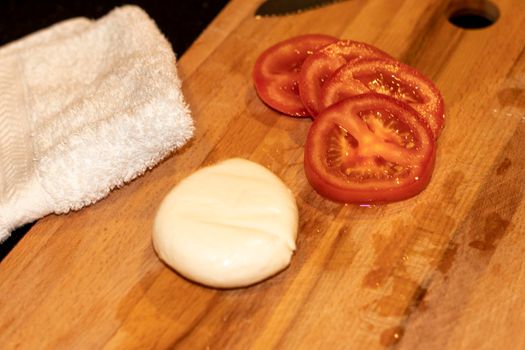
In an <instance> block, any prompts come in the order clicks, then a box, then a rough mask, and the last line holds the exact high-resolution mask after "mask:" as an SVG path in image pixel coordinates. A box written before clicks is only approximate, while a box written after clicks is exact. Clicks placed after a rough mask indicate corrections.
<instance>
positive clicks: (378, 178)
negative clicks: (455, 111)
mask: <svg viewBox="0 0 525 350" xmlns="http://www.w3.org/2000/svg"><path fill="white" fill-rule="evenodd" d="M434 159H435V141H434V137H433V134H432V132H431V131H430V129H429V127H428V125H427V124H426V123H425V122H424V121H423V120H422V119H421V116H420V115H419V114H418V112H416V111H415V110H414V109H412V108H411V107H410V106H408V105H407V104H405V103H403V102H400V101H397V100H395V99H394V98H392V97H389V96H383V95H380V94H376V93H368V94H363V95H358V96H354V97H350V98H347V99H345V100H343V101H341V102H339V103H337V104H334V105H332V106H330V107H329V108H327V109H326V110H324V111H323V112H321V113H320V114H319V115H318V117H317V118H315V119H314V122H313V124H312V126H311V128H310V130H309V133H308V136H307V141H306V146H305V157H304V166H305V173H306V177H307V179H308V181H309V182H310V184H311V185H312V187H313V188H314V189H315V190H316V191H317V192H318V193H319V194H321V195H323V196H324V197H326V198H328V199H331V200H334V201H337V202H344V203H358V204H361V203H387V202H392V201H398V200H402V199H406V198H409V197H412V196H414V195H416V194H418V193H420V192H421V191H422V190H423V189H424V188H425V187H426V186H427V185H428V183H429V181H430V178H431V175H432V170H433V166H434Z"/></svg>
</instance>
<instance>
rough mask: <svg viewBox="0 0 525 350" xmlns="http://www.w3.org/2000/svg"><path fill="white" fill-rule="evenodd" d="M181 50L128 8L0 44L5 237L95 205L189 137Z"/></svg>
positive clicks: (1, 231)
mask: <svg viewBox="0 0 525 350" xmlns="http://www.w3.org/2000/svg"><path fill="white" fill-rule="evenodd" d="M180 88H181V83H180V80H179V78H178V75H177V70H176V67H175V55H174V53H173V51H172V48H171V46H170V44H169V43H168V41H167V40H166V39H165V38H164V36H163V35H162V34H161V33H160V31H159V29H158V28H157V26H156V25H155V23H154V22H153V21H152V20H151V19H150V18H149V17H148V16H147V14H146V13H145V12H144V11H143V10H141V9H140V8H138V7H136V6H124V7H121V8H117V9H115V10H113V11H112V12H110V13H109V14H108V15H106V16H105V17H102V18H100V19H99V20H96V21H93V20H88V19H86V18H75V19H71V20H68V21H65V22H61V23H58V24H55V25H53V26H51V27H50V28H47V29H44V30H42V31H39V32H36V33H34V34H32V35H30V36H28V37H26V38H23V39H20V40H18V41H16V42H13V43H11V44H8V45H6V46H4V47H2V48H0V242H1V241H3V240H5V238H7V237H8V235H9V234H10V232H11V231H12V230H13V229H14V228H16V227H18V226H20V225H23V224H25V223H28V222H31V221H33V220H35V219H37V218H40V217H42V216H45V215H47V214H50V213H53V212H54V213H66V212H68V211H70V210H77V209H80V208H82V207H84V206H86V205H89V204H92V203H94V202H96V201H97V200H99V199H101V198H103V197H105V196H106V195H107V194H108V193H109V191H110V190H112V189H113V188H115V187H118V186H121V185H122V184H124V183H126V182H128V181H130V180H132V179H134V178H135V177H137V176H139V175H141V174H142V173H144V172H145V171H146V170H147V169H148V168H151V167H153V166H154V165H155V164H157V163H158V162H159V161H160V160H161V159H163V158H164V157H166V156H167V155H168V154H169V153H170V152H172V151H173V150H174V149H177V148H179V147H181V146H182V145H183V144H185V143H186V141H187V140H188V139H189V138H190V137H191V136H192V135H193V122H192V119H191V116H190V112H189V109H188V107H187V105H186V103H185V102H184V99H183V95H182V92H181V89H180Z"/></svg>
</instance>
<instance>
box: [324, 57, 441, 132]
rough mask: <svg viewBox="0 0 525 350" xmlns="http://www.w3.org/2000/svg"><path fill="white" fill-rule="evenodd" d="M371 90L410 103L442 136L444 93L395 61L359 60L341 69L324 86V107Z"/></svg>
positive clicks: (413, 70) (410, 68)
mask: <svg viewBox="0 0 525 350" xmlns="http://www.w3.org/2000/svg"><path fill="white" fill-rule="evenodd" d="M368 92H376V93H380V94H385V95H389V96H392V97H394V98H396V99H399V100H401V101H403V102H406V103H408V104H409V105H410V106H411V107H412V108H414V109H415V110H416V111H417V112H419V113H420V115H421V116H422V117H423V118H424V119H425V120H426V121H427V123H428V124H429V126H430V128H431V130H432V133H433V134H434V137H435V138H436V139H437V138H438V137H439V134H440V133H441V130H442V129H443V126H444V119H445V118H444V101H443V97H442V96H441V93H440V92H439V90H438V89H437V88H436V86H435V85H434V83H432V81H430V80H429V79H428V78H426V77H425V76H424V75H423V74H422V73H421V72H419V71H418V70H416V69H415V68H413V67H410V66H408V65H406V64H403V63H401V62H397V61H393V60H384V59H374V58H368V59H360V60H356V61H354V62H352V63H351V64H346V65H344V66H342V67H341V68H339V69H338V70H337V72H335V73H334V74H333V75H332V76H331V78H330V79H329V80H328V81H327V82H326V83H325V84H324V85H323V88H322V91H321V109H324V108H327V107H328V106H330V105H332V104H334V103H336V102H338V101H340V100H343V99H345V98H347V97H351V96H355V95H359V94H364V93H368Z"/></svg>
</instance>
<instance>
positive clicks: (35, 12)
mask: <svg viewBox="0 0 525 350" xmlns="http://www.w3.org/2000/svg"><path fill="white" fill-rule="evenodd" d="M227 3H228V0H209V1H200V0H171V1H170V0H165V1H162V0H142V1H132V0H130V1H81V0H70V1H67V0H60V1H37V0H27V1H24V0H0V46H1V45H4V44H7V43H9V42H11V41H13V40H16V39H19V38H22V37H24V36H25V35H27V34H30V33H32V32H34V31H35V30H38V29H43V28H46V27H48V26H50V25H52V24H54V23H56V22H59V21H62V20H65V19H68V18H71V17H78V16H83V17H88V18H98V17H101V16H103V15H105V14H106V13H108V12H109V11H110V10H112V9H113V8H114V7H116V6H121V5H125V4H135V5H138V6H140V7H142V8H143V9H144V10H145V11H146V12H147V13H148V14H149V16H150V17H151V18H153V19H154V20H155V22H157V25H158V27H159V28H160V30H161V31H162V32H163V33H164V35H165V36H166V37H167V38H168V40H169V41H170V42H171V44H172V46H173V50H174V51H175V54H176V55H177V56H181V55H182V54H183V53H184V51H186V50H187V49H188V48H189V47H190V45H191V44H192V43H193V41H194V40H195V39H196V38H197V37H198V36H199V34H200V33H201V32H202V31H203V30H204V28H206V27H207V26H208V24H209V23H210V22H211V21H212V20H213V18H215V16H216V15H217V14H218V13H219V12H220V11H221V9H222V8H223V7H224V6H225V5H226V4H227ZM0 98H2V97H1V96H0ZM0 166H2V165H1V164H0ZM30 227H31V225H26V226H25V227H22V228H20V229H18V230H16V231H15V232H13V233H12V235H11V237H10V238H9V239H8V240H7V241H5V242H4V243H2V244H0V261H1V260H2V259H3V258H4V257H5V256H6V255H7V254H8V253H9V251H10V250H11V249H12V248H13V247H14V246H15V245H16V243H17V242H18V241H20V239H21V238H22V237H23V235H24V233H25V232H27V230H28V229H29V228H30Z"/></svg>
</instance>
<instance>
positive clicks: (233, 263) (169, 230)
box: [153, 158, 298, 288]
mask: <svg viewBox="0 0 525 350" xmlns="http://www.w3.org/2000/svg"><path fill="white" fill-rule="evenodd" d="M297 225H298V212H297V206H296V202H295V198H294V196H293V195H292V193H291V191H290V190H289V189H288V187H286V185H285V184H284V183H283V182H282V181H281V180H280V179H279V178H278V177H277V176H276V175H275V174H273V173H272V172H271V171H270V170H268V169H266V168H265V167H263V166H261V165H259V164H257V163H254V162H251V161H248V160H245V159H240V158H234V159H229V160H226V161H223V162H221V163H218V164H216V165H213V166H209V167H205V168H202V169H200V170H198V171H196V172H195V173H193V174H192V175H190V176H189V177H187V178H186V179H184V180H183V181H181V182H180V184H178V185H177V186H175V187H174V188H173V189H172V190H171V192H170V193H168V195H167V196H166V198H165V199H164V200H163V201H162V203H161V205H160V208H159V210H158V212H157V216H156V218H155V223H154V229H153V245H154V248H155V250H156V252H157V254H158V255H159V257H160V259H161V260H163V261H164V262H165V263H166V264H168V265H169V266H171V267H172V268H173V269H174V270H176V271H177V272H178V273H180V274H181V275H183V276H185V277H186V278H188V279H190V280H193V281H195V282H198V283H201V284H203V285H207V286H211V287H217V288H234V287H242V286H247V285H250V284H253V283H257V282H259V281H261V280H264V279H266V278H268V277H270V276H272V275H274V274H276V273H277V272H279V271H281V270H283V269H284V268H286V267H287V266H288V265H289V263H290V260H291V257H292V254H293V252H294V250H295V239H296V235H297Z"/></svg>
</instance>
